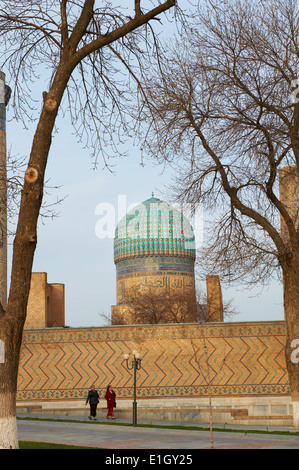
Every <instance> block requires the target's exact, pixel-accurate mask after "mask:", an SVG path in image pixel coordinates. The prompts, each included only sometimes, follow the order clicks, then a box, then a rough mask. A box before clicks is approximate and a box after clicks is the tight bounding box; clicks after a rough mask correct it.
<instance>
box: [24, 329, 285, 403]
mask: <svg viewBox="0 0 299 470" xmlns="http://www.w3.org/2000/svg"><path fill="white" fill-rule="evenodd" d="M284 345H285V323H284V322H283V321H281V322H248V323H247V322H246V323H243V322H239V323H210V324H204V325H200V324H179V325H173V324H172V325H154V326H152V325H151V326H150V325H146V326H112V327H99V328H67V329H66V328H65V329H63V328H51V329H43V330H25V331H24V334H23V344H22V349H21V357H20V368H19V380H18V400H19V401H22V402H24V401H35V400H36V401H43V400H45V401H49V400H55V401H57V400H58V401H59V400H61V401H63V400H64V401H65V400H79V399H80V400H82V399H84V397H86V392H87V390H88V389H89V387H90V386H91V385H92V384H93V383H95V385H96V387H97V388H99V389H100V390H104V389H105V387H106V386H107V385H108V383H112V384H113V386H114V389H115V390H116V393H117V396H118V399H119V400H121V399H122V398H123V399H125V398H130V397H132V371H128V370H127V369H126V366H125V361H124V360H123V354H124V353H130V351H132V350H134V349H138V350H139V351H140V352H141V354H142V356H143V359H142V369H141V370H140V371H138V372H137V394H138V398H167V397H169V398H175V397H188V398H192V397H207V396H208V394H209V387H208V372H209V373H210V380H211V385H212V387H211V391H212V395H213V396H214V397H218V398H219V397H243V396H244V397H245V396H252V397H254V396H259V397H267V396H269V397H270V396H277V397H278V396H288V395H289V394H290V391H289V386H288V376H287V371H286V365H285V358H284ZM205 346H206V347H205ZM207 357H208V358H209V371H208V369H207V362H206V358H207ZM196 361H197V362H196Z"/></svg>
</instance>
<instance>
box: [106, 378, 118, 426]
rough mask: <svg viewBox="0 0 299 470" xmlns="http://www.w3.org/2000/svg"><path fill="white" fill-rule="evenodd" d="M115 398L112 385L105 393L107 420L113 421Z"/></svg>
mask: <svg viewBox="0 0 299 470" xmlns="http://www.w3.org/2000/svg"><path fill="white" fill-rule="evenodd" d="M115 397H116V395H115V391H114V390H113V389H112V385H108V387H107V392H106V395H105V399H106V400H107V409H108V413H107V419H109V418H111V419H115V416H114V411H113V408H115V407H116V400H115Z"/></svg>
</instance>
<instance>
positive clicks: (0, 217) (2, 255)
mask: <svg viewBox="0 0 299 470" xmlns="http://www.w3.org/2000/svg"><path fill="white" fill-rule="evenodd" d="M10 94H11V89H10V88H9V87H8V86H7V85H5V74H4V73H3V72H0V302H1V304H2V306H3V307H4V308H6V304H7V183H6V106H7V103H8V101H9V98H10Z"/></svg>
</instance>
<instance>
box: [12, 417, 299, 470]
mask: <svg viewBox="0 0 299 470" xmlns="http://www.w3.org/2000/svg"><path fill="white" fill-rule="evenodd" d="M18 417H19V418H20V419H18V421H17V423H18V433H19V440H26V441H33V442H34V441H36V442H44V443H45V445H46V443H49V442H52V443H60V444H71V445H81V446H87V447H91V448H101V449H102V450H104V449H105V453H104V454H103V458H104V455H105V458H108V459H109V458H112V456H113V458H114V459H115V458H116V456H118V457H117V458H123V457H122V456H123V455H127V456H128V458H129V456H130V455H132V456H133V455H135V456H136V458H137V457H138V456H143V457H144V459H147V458H149V457H148V456H149V455H151V456H152V458H153V461H152V462H150V464H159V465H161V464H165V465H166V464H168V465H169V464H170V463H173V464H178V463H179V461H178V460H177V461H176V462H175V461H174V460H170V461H169V462H164V461H161V458H162V457H161V455H162V454H161V451H162V450H163V455H170V457H169V458H170V459H174V456H178V454H180V455H181V458H183V457H184V458H185V459H186V458H187V455H189V457H190V458H193V459H195V457H196V451H197V450H198V449H211V447H212V446H211V434H210V430H209V425H208V424H206V425H200V426H198V429H196V430H188V429H174V428H172V429H169V428H167V429H165V428H164V429H163V428H161V427H154V426H161V425H164V426H165V425H167V426H175V425H176V426H177V425H183V426H185V427H187V426H194V424H192V423H188V422H184V423H179V422H170V421H149V420H139V421H138V425H137V426H132V425H130V426H123V424H132V423H131V420H129V419H125V418H123V419H118V420H116V421H110V420H109V421H103V419H102V418H99V420H98V421H95V422H91V421H89V420H88V419H87V418H85V417H78V416H77V417H75V416H59V417H58V416H51V415H49V416H45V415H42V416H37V415H34V416H32V415H31V416H30V418H31V420H25V419H21V418H22V417H23V418H24V417H28V415H22V416H21V415H19V416H18ZM36 418H40V420H38V419H36ZM43 419H49V420H50V421H43ZM70 420H71V421H72V422H69V421H70ZM142 424H151V425H152V426H153V427H151V428H146V427H142V426H141V425H142ZM203 427H204V428H206V429H205V430H202V428H203ZM214 427H215V428H217V429H220V430H217V431H215V430H214V431H213V433H212V438H213V449H299V435H292V433H294V432H298V431H299V430H298V429H294V428H292V427H291V426H248V425H220V424H215V425H214ZM226 428H229V429H231V430H232V431H231V432H229V431H224V429H226ZM222 429H223V431H222ZM233 431H235V432H233ZM236 431H238V432H236ZM248 431H265V432H266V433H265V434H259V433H257V432H253V433H252V432H248ZM267 431H268V432H267ZM269 431H279V432H281V431H284V432H285V431H289V432H290V433H291V434H287V435H283V434H270V433H269ZM116 449H117V450H118V451H117V454H115V453H114V450H116ZM166 450H167V452H168V454H165V451H166ZM169 451H170V452H169ZM111 452H112V453H111ZM124 452H125V454H124ZM128 452H129V454H128ZM149 452H150V454H149ZM157 455H160V457H157ZM132 458H133V457H132ZM140 458H141V457H140ZM144 459H143V462H145V460H144ZM155 459H156V460H155ZM157 459H158V460H157ZM159 459H160V460H159ZM177 459H179V457H177ZM140 462H141V461H140ZM104 463H105V464H107V462H106V461H105V462H104ZM108 463H111V464H118V463H124V462H121V461H119V462H116V461H113V462H112V461H111V462H108ZM125 463H129V462H125ZM147 463H149V462H147ZM182 463H185V464H190V463H191V462H190V461H189V462H187V461H186V460H185V462H181V464H182ZM131 466H133V467H135V466H136V467H137V466H138V463H136V465H135V466H134V462H133V461H132V462H131ZM141 468H142V467H141Z"/></svg>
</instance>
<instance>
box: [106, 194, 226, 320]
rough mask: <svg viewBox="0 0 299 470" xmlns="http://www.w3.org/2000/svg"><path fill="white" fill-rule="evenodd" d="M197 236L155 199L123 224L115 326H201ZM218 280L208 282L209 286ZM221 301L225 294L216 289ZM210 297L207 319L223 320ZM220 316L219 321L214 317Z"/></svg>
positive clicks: (117, 246)
mask: <svg viewBox="0 0 299 470" xmlns="http://www.w3.org/2000/svg"><path fill="white" fill-rule="evenodd" d="M194 262H195V235H194V231H193V228H192V226H191V224H190V222H189V220H188V219H187V217H186V216H184V214H183V213H181V212H180V211H178V210H177V209H176V208H174V207H172V206H170V205H169V204H167V203H165V202H163V201H161V200H160V199H157V198H155V197H154V195H153V194H152V197H151V198H150V199H147V200H146V201H144V202H143V203H141V204H139V205H138V206H137V207H135V208H134V209H133V210H131V211H129V212H128V213H127V214H126V215H125V216H124V217H123V218H122V220H121V221H120V222H119V224H118V226H117V228H116V231H115V238H114V263H115V266H116V299H117V305H115V306H112V308H111V321H112V324H113V325H114V324H134V323H171V322H174V323H190V322H196V321H197V305H196V292H195V277H194ZM217 281H219V278H217V277H216V278H215V277H212V276H209V278H208V292H209V293H211V288H210V287H211V284H212V283H213V282H214V283H215V282H216V284H217ZM215 292H217V296H219V294H221V292H220V291H219V289H217V288H216V286H215ZM211 297H212V296H211V295H210V298H209V300H210V302H209V307H210V308H209V313H210V315H212V312H211V309H213V310H214V311H213V315H214V321H216V320H218V321H221V319H222V320H223V309H222V299H221V297H220V298H217V301H218V309H217V312H215V302H216V299H215V300H214V302H212V300H211ZM216 314H218V318H217V319H216V318H215V315H216Z"/></svg>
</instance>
